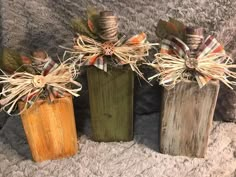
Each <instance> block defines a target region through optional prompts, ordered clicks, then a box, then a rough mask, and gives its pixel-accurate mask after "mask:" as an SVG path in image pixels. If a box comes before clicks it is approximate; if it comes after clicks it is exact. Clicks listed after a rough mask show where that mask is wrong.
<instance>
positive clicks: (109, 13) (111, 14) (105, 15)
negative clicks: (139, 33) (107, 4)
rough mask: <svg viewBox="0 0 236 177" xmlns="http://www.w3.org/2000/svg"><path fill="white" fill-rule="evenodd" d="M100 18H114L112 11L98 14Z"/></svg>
mask: <svg viewBox="0 0 236 177" xmlns="http://www.w3.org/2000/svg"><path fill="white" fill-rule="evenodd" d="M100 16H101V17H107V16H114V13H113V12H112V11H102V12H100Z"/></svg>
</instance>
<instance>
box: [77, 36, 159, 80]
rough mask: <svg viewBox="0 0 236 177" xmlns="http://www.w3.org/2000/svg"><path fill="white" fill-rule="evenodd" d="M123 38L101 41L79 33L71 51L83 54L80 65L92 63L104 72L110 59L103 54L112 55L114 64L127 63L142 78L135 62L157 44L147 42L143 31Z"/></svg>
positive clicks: (146, 54)
mask: <svg viewBox="0 0 236 177" xmlns="http://www.w3.org/2000/svg"><path fill="white" fill-rule="evenodd" d="M124 38H125V37H122V38H121V39H120V40H118V41H117V42H115V43H112V42H105V43H101V42H98V41H95V40H94V39H92V38H89V37H87V36H84V35H79V37H78V38H77V40H76V44H75V46H74V49H75V51H76V52H73V53H74V54H76V53H77V54H83V55H84V57H83V58H82V65H94V66H96V67H97V68H99V69H101V70H104V71H105V72H107V63H108V61H107V60H111V58H105V56H112V60H111V61H112V62H114V65H126V64H129V65H130V67H131V69H132V70H133V71H135V72H136V73H137V74H138V75H140V76H141V77H142V78H143V76H142V73H141V72H140V70H139V69H138V67H137V62H139V61H144V57H146V56H148V55H149V53H148V51H149V49H150V47H151V45H157V44H149V43H148V42H147V40H146V34H145V33H140V34H138V35H135V36H133V37H131V38H130V39H128V40H126V41H125V42H124ZM104 46H105V47H104Z"/></svg>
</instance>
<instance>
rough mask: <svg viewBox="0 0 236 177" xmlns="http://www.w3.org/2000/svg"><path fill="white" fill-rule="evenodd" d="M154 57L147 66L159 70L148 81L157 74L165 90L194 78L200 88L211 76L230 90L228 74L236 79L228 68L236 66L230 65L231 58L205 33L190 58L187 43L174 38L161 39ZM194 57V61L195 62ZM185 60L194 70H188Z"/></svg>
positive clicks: (232, 83) (231, 83) (230, 83)
mask: <svg viewBox="0 0 236 177" xmlns="http://www.w3.org/2000/svg"><path fill="white" fill-rule="evenodd" d="M155 57H156V59H155V60H154V61H153V63H151V64H148V65H151V66H153V67H154V68H155V69H156V70H157V71H158V72H159V73H158V74H156V75H154V76H152V77H150V78H149V80H151V79H154V78H156V77H158V78H159V79H160V84H161V85H163V86H164V87H166V88H167V89H171V88H173V87H174V86H175V85H176V84H178V83H179V82H181V81H183V80H186V79H187V80H196V81H197V82H198V85H199V87H200V88H202V87H203V86H204V85H206V84H207V82H209V81H210V80H211V79H215V80H220V81H221V82H223V83H224V84H225V85H227V86H228V87H229V88H231V89H232V86H231V85H235V84H236V83H235V82H234V81H231V80H229V77H232V78H234V79H235V78H236V73H235V72H233V71H231V69H233V68H236V65H234V64H232V63H233V61H232V59H230V58H229V57H228V56H227V55H226V53H225V50H224V48H223V46H221V44H220V43H219V42H218V41H217V40H216V39H215V38H214V37H213V36H208V37H207V38H206V39H205V41H204V42H202V44H201V45H200V47H199V48H198V50H197V52H196V53H195V58H193V59H192V58H191V57H192V56H190V48H189V47H188V46H187V44H185V43H184V42H183V41H181V40H180V39H179V38H176V37H171V38H170V39H164V40H163V41H162V44H161V50H160V53H157V54H156V55H155ZM191 59H192V60H191ZM195 60H196V61H197V63H195V64H194V62H193V61H195ZM186 61H189V65H190V66H193V68H194V72H189V68H188V67H187V66H186V65H188V64H187V63H186ZM189 74H191V77H189Z"/></svg>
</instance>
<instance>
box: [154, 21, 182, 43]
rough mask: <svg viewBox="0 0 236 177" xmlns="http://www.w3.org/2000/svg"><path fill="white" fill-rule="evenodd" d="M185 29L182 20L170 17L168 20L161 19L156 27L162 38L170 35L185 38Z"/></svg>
mask: <svg viewBox="0 0 236 177" xmlns="http://www.w3.org/2000/svg"><path fill="white" fill-rule="evenodd" d="M184 29H185V26H184V25H183V24H182V23H181V22H179V21H177V20H175V19H173V18H170V20H169V21H168V22H167V21H164V20H159V22H158V24H157V28H156V34H157V36H158V37H159V38H161V39H163V38H167V37H168V36H170V35H173V36H176V37H178V38H180V39H183V37H184Z"/></svg>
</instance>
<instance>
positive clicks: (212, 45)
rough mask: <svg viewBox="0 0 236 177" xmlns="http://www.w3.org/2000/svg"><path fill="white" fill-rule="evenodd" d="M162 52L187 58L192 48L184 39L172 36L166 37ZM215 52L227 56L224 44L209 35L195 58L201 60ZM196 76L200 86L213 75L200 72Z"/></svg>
mask: <svg viewBox="0 0 236 177" xmlns="http://www.w3.org/2000/svg"><path fill="white" fill-rule="evenodd" d="M160 54H168V55H171V56H175V57H177V58H180V59H184V60H187V59H189V58H190V49H189V47H188V46H187V44H185V43H184V42H183V41H182V40H180V39H179V38H177V37H173V36H172V37H171V38H170V39H164V40H163V41H162V44H161V49H160ZM214 54H217V55H218V54H223V55H225V56H226V54H225V50H224V48H223V46H222V45H221V44H220V43H219V42H218V41H217V40H216V39H215V38H214V37H213V36H210V35H209V36H208V37H207V38H206V39H205V40H204V41H203V42H202V44H201V45H200V47H199V49H198V51H197V53H196V58H195V59H197V60H198V61H201V59H202V58H204V57H207V56H211V55H214ZM224 59H225V57H222V60H224ZM222 60H218V62H221V61H222ZM186 69H187V68H186ZM223 73H224V71H222V74H223ZM195 78H196V80H197V82H198V84H199V86H200V87H203V86H204V85H205V84H206V83H207V82H208V81H210V80H211V79H212V78H211V77H209V76H206V75H204V74H202V73H198V72H196V73H195ZM167 82H171V79H169V80H168V81H167Z"/></svg>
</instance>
